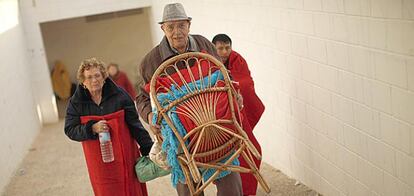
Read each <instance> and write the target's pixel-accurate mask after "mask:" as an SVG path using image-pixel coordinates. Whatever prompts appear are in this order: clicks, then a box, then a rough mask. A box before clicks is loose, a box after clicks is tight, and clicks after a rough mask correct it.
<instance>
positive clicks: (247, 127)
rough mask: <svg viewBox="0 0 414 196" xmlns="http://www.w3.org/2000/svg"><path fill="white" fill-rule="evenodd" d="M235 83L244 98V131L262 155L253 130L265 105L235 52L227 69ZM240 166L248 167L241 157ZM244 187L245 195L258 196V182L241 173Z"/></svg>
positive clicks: (240, 57)
mask: <svg viewBox="0 0 414 196" xmlns="http://www.w3.org/2000/svg"><path fill="white" fill-rule="evenodd" d="M227 68H228V69H229V71H230V74H231V76H232V78H233V80H234V81H236V82H239V87H240V94H241V95H242V97H243V105H244V108H243V109H242V110H241V113H242V116H245V117H246V118H244V119H243V122H242V124H243V129H244V131H246V134H247V136H248V137H249V139H250V141H251V142H252V143H253V145H254V146H255V147H256V149H257V150H258V151H259V152H260V154H262V151H261V147H260V144H259V142H258V141H257V139H256V137H255V136H254V135H253V129H254V127H255V126H256V124H257V123H258V122H259V120H260V117H261V116H262V114H263V112H264V109H265V107H264V105H263V103H262V101H261V100H260V99H259V97H258V96H257V94H256V92H255V90H254V82H253V78H252V77H251V75H250V70H249V68H248V66H247V62H246V60H244V58H243V57H242V56H241V55H240V54H238V53H237V52H235V51H232V52H231V53H230V57H229V65H228V67H227ZM253 160H254V162H255V163H256V166H257V167H258V168H260V164H261V161H260V160H257V159H256V158H254V157H253ZM240 165H241V166H244V167H245V166H247V165H248V164H247V162H246V161H245V160H244V159H243V157H240ZM240 176H241V178H242V185H243V195H256V190H257V180H256V178H255V177H254V176H253V175H252V174H246V173H240Z"/></svg>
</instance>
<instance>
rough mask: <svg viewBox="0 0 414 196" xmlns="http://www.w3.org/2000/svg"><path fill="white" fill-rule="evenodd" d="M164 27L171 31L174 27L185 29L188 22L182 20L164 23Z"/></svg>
mask: <svg viewBox="0 0 414 196" xmlns="http://www.w3.org/2000/svg"><path fill="white" fill-rule="evenodd" d="M164 27H165V28H164V29H165V30H166V31H167V32H169V33H171V32H173V31H174V29H178V30H180V31H182V30H185V29H187V27H188V23H187V22H182V23H177V24H164Z"/></svg>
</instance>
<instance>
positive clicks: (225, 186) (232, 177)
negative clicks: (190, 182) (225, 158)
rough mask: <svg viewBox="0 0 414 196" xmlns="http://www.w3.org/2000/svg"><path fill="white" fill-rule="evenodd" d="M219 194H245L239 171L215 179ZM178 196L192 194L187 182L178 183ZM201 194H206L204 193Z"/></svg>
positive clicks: (236, 195) (239, 195) (220, 195)
mask: <svg viewBox="0 0 414 196" xmlns="http://www.w3.org/2000/svg"><path fill="white" fill-rule="evenodd" d="M215 184H216V187H217V196H243V189H242V183H241V178H240V174H239V173H234V172H231V173H230V174H229V175H227V176H225V177H223V178H220V179H218V180H216V181H215ZM177 194H178V196H190V195H191V194H190V190H189V189H188V187H187V185H186V184H181V183H178V184H177ZM201 195H204V194H203V193H202V194H201Z"/></svg>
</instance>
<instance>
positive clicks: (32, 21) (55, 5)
mask: <svg viewBox="0 0 414 196" xmlns="http://www.w3.org/2000/svg"><path fill="white" fill-rule="evenodd" d="M149 5H150V1H149V0H140V1H136V0H105V1H102V0H87V1H85V0H71V1H66V0H32V1H29V0H22V1H19V8H20V10H21V16H22V20H23V21H24V32H25V36H26V41H27V51H28V56H29V64H30V70H31V75H33V78H32V85H33V88H34V89H36V91H34V96H35V99H36V103H37V104H39V106H40V111H41V113H42V116H43V122H44V123H54V122H56V121H57V120H58V113H57V108H56V104H55V103H54V100H55V99H54V96H53V90H52V85H51V81H50V70H49V69H48V62H47V60H46V54H45V48H44V45H43V39H42V35H41V32H40V23H44V22H50V21H57V20H64V19H69V18H76V17H82V16H88V15H94V14H102V13H108V12H114V11H120V10H128V9H136V8H142V7H148V6H149Z"/></svg>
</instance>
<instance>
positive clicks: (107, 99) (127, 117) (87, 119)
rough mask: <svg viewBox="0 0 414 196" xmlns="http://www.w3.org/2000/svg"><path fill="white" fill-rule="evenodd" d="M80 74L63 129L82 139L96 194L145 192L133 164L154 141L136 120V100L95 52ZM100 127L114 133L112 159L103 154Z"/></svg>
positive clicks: (72, 137) (142, 193) (80, 68)
mask: <svg viewBox="0 0 414 196" xmlns="http://www.w3.org/2000/svg"><path fill="white" fill-rule="evenodd" d="M77 78H78V82H79V85H78V86H77V89H76V91H75V93H74V95H73V96H72V98H71V99H70V101H69V105H68V108H67V112H66V119H65V133H66V135H67V136H68V137H69V138H70V139H72V140H75V141H80V142H82V146H83V151H84V154H85V159H86V164H87V167H88V171H89V177H90V180H91V184H92V187H93V191H94V193H95V195H108V196H109V195H147V190H146V186H145V184H141V183H139V181H138V179H137V177H136V175H135V172H134V165H135V161H136V159H137V158H138V157H139V156H140V154H141V155H143V156H146V155H148V153H149V151H150V149H151V146H152V144H153V142H152V140H151V138H150V136H149V134H148V132H146V130H145V129H144V128H143V127H142V125H141V123H140V121H139V120H138V115H137V112H136V110H135V105H134V102H133V101H132V100H131V98H130V96H129V95H128V94H127V93H126V92H125V91H124V90H123V89H121V88H119V87H118V86H117V85H115V84H114V82H113V81H112V80H111V79H109V78H108V74H107V72H106V69H105V65H104V63H103V62H102V61H99V60H97V59H95V58H91V59H86V60H84V61H83V62H82V63H81V65H80V66H79V69H78V74H77ZM101 132H109V133H110V136H111V140H112V148H113V154H114V160H113V161H112V162H107V163H106V162H103V160H102V157H101V149H100V143H99V140H98V134H99V133H101ZM136 142H138V144H139V150H138V146H137V145H136ZM139 151H140V152H141V153H140V152H139Z"/></svg>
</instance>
